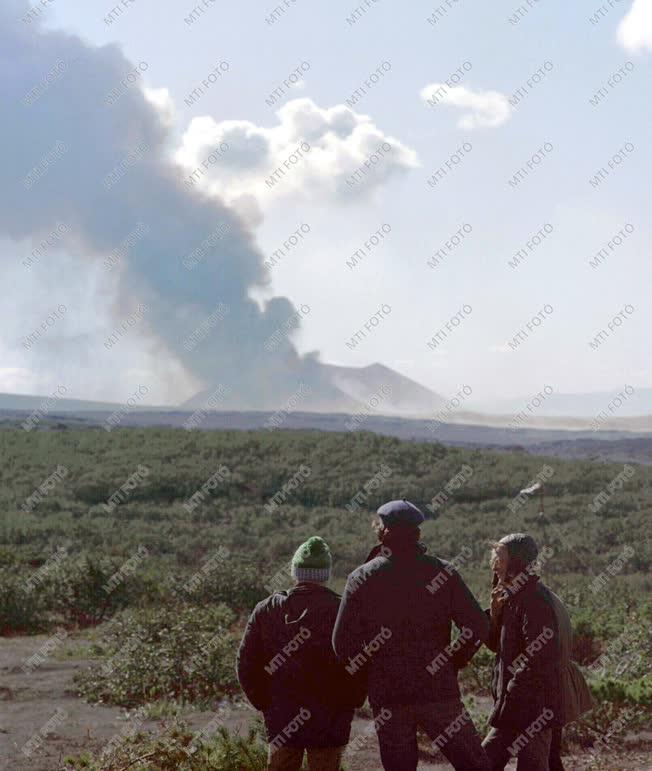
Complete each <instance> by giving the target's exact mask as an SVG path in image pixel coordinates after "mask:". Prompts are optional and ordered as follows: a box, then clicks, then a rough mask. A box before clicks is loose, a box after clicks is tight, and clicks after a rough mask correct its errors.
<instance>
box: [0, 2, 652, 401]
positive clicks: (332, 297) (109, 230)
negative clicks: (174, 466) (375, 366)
mask: <svg viewBox="0 0 652 771" xmlns="http://www.w3.org/2000/svg"><path fill="white" fill-rule="evenodd" d="M0 25H1V26H0V36H2V37H4V39H5V40H15V41H16V49H15V50H16V52H18V53H16V54H15V55H11V52H7V47H6V46H2V47H0V50H4V51H5V54H2V53H0V56H3V55H5V56H8V58H9V61H8V62H5V63H3V68H2V70H3V74H2V75H1V76H0V78H1V79H2V80H1V81H0V83H2V89H1V90H0V97H1V98H2V101H1V104H2V114H3V121H2V123H0V135H2V133H5V132H6V133H5V136H4V137H3V141H2V143H1V145H0V154H1V155H2V156H4V160H3V166H4V167H5V168H7V167H9V168H10V169H15V173H14V174H13V177H11V175H9V177H11V179H9V178H8V179H9V181H7V183H6V184H4V185H2V186H1V187H0V195H2V197H5V196H6V198H5V202H3V208H4V209H5V216H4V217H3V216H2V215H0V255H1V256H2V260H3V266H4V269H3V274H4V279H5V293H4V295H5V297H4V302H3V303H2V310H1V311H0V313H1V316H0V322H1V324H2V333H1V334H0V392H12V393H38V394H49V393H51V392H52V391H54V389H56V388H58V387H60V386H61V385H63V386H64V387H65V389H66V395H67V396H69V397H74V398H82V399H106V400H112V401H122V400H126V399H128V398H129V397H130V396H131V395H132V394H134V393H135V392H136V391H137V390H138V389H140V392H141V393H143V394H144V395H143V396H142V401H143V403H151V404H174V403H179V402H181V401H183V400H184V399H187V398H189V397H191V396H192V395H193V394H194V393H195V392H196V391H197V390H199V389H200V388H202V387H205V386H206V385H209V384H210V382H211V380H212V379H213V380H215V379H219V363H216V362H217V361H218V360H219V361H228V362H229V366H232V367H233V368H244V369H246V370H247V377H248V378H250V379H251V380H252V381H256V382H258V381H259V380H260V381H264V380H265V378H266V369H265V366H263V365H261V366H260V367H258V368H256V369H251V370H250V369H249V360H250V356H252V355H254V354H252V353H251V352H250V350H249V347H250V346H251V340H252V339H256V340H257V341H260V340H268V339H269V336H270V334H272V333H273V332H274V331H275V330H281V333H282V334H284V335H286V337H287V338H288V341H291V342H288V348H287V350H285V349H284V351H285V355H287V356H292V357H295V353H296V356H297V357H299V358H298V359H296V361H300V362H301V365H300V366H302V367H304V366H306V367H310V366H312V365H311V362H314V361H316V360H321V361H323V362H327V363H335V364H340V365H346V366H365V365H367V364H372V363H374V362H381V363H383V364H385V365H387V366H389V367H392V368H394V369H396V370H398V371H399V372H401V373H403V374H405V375H407V376H409V377H411V378H413V379H415V380H417V381H418V382H420V383H422V384H424V385H426V386H428V387H430V388H432V389H433V390H435V391H437V392H438V393H440V394H443V395H445V396H449V395H452V394H454V393H457V392H458V391H459V389H460V388H462V387H463V386H465V385H466V386H469V387H471V388H472V390H473V400H472V401H474V402H475V403H477V404H481V405H483V406H484V405H487V406H490V405H491V403H493V402H495V401H497V400H500V399H504V398H505V397H512V396H520V395H521V396H524V397H528V396H530V395H533V394H536V393H538V392H541V390H542V389H544V388H552V389H553V390H554V391H555V392H557V393H559V392H562V393H563V392H588V391H600V390H607V391H608V390H612V391H615V390H619V389H622V388H623V387H624V386H625V385H626V384H627V385H630V386H632V387H635V388H643V387H651V386H652V365H651V363H650V350H651V348H650V343H649V330H650V328H651V324H650V321H651V315H652V311H651V310H650V305H649V302H648V297H649V293H650V287H651V285H652V281H651V279H652V267H651V266H652V259H651V258H652V223H651V222H650V217H649V200H650V168H651V166H650V160H651V153H652V150H651V149H650V147H649V142H647V141H646V140H647V139H648V138H649V136H650V129H651V128H652V126H651V123H652V121H651V117H652V104H651V102H650V99H649V82H650V64H651V61H652V0H635V2H633V3H632V2H631V0H620V1H619V2H617V1H616V0H605V2H604V4H602V3H599V2H595V3H594V2H586V1H585V0H579V2H574V3H572V4H571V3H567V2H562V0H539V1H538V2H535V1H534V0H524V2H523V3H518V2H511V1H508V0H496V2H492V3H491V4H489V3H483V4H481V3H479V2H472V0H444V1H443V2H442V3H441V4H438V3H437V2H436V0H435V2H421V0H412V1H411V2H410V3H409V4H399V3H397V2H395V0H377V1H376V2H374V1H373V0H363V2H362V4H357V3H356V0H352V1H351V2H342V1H341V0H332V2H329V3H328V4H320V5H319V6H318V7H315V4H311V3H308V2H306V0H296V1H295V2H292V1H291V0H280V1H279V2H278V4H275V2H270V3H269V4H267V3H266V2H254V1H253V0H245V2H240V3H237V4H236V3H229V4H221V3H217V2H211V0H200V3H199V4H196V3H195V2H194V0H190V1H189V2H185V1H184V2H174V3H162V2H160V0H159V2H155V0H132V1H130V0H120V3H119V4H117V5H114V4H113V0H111V2H107V3H101V2H96V0H93V2H84V3H82V2H80V1H77V0H49V1H48V0H43V2H42V3H40V4H38V5H32V6H30V5H28V4H27V3H24V2H19V1H18V0H0ZM22 52H27V53H25V54H23V53H22ZM66 52H69V55H68V53H66ZM58 62H63V63H59V64H58ZM7 65H8V66H7ZM109 71H110V72H114V73H116V74H115V76H113V80H111V78H110V77H109V76H108V74H107V73H108V72H109ZM96 72H97V73H99V74H97V75H96V74H94V73H96ZM44 83H45V85H43V84H44ZM112 83H113V84H114V85H113V87H111V84H112ZM39 84H40V85H39ZM107 84H108V86H109V87H107ZM30 86H31V87H30ZM33 89H36V90H33ZM93 99H95V100H96V101H97V100H99V101H101V103H102V104H101V105H100V107H98V108H97V110H96V111H95V112H94V113H93V116H92V118H91V117H89V116H88V115H87V114H86V112H85V105H89V104H90V103H91V102H92V101H93ZM89 111H90V108H89ZM51 116H54V119H52V120H51ZM72 116H77V117H76V118H75V119H74V120H73V119H72ZM3 126H4V128H3ZM55 127H56V129H55ZM56 131H58V132H59V133H58V134H56ZM53 132H55V133H53ZM142 137H145V139H144V140H143V139H142ZM116 138H119V142H118V139H116ZM139 138H140V139H139ZM141 140H142V141H143V142H144V143H145V144H143V149H142V153H141V154H142V155H143V157H144V158H145V159H144V160H143V159H142V158H139V157H138V155H139V152H140V150H139V146H138V142H139V141H141ZM57 142H62V143H63V144H62V145H61V148H63V149H60V152H59V154H58V155H57V154H56V153H57V149H56V148H57V145H56V143H57ZM125 142H131V144H130V145H126V144H125ZM127 146H129V151H130V153H131V156H132V160H133V164H132V162H131V161H129V164H128V168H127V170H126V171H124V173H123V172H115V173H114V178H113V182H114V183H115V184H113V182H112V183H111V190H110V191H109V192H110V193H111V196H112V197H111V198H110V199H109V198H108V197H104V198H103V197H101V196H100V197H98V198H97V199H95V198H94V197H93V196H92V195H89V191H90V190H91V188H90V187H89V185H88V175H89V174H90V172H89V169H93V170H94V171H93V173H94V174H95V173H96V172H95V169H97V170H98V171H97V175H99V176H101V177H103V179H105V180H106V175H105V173H104V172H105V171H106V169H107V168H108V169H113V170H115V168H116V167H115V158H120V157H122V158H124V157H126V156H125V155H124V152H123V155H122V156H120V154H119V153H118V150H117V149H116V148H119V147H122V148H125V147H127ZM80 148H83V152H82V150H81V149H80ZM114 150H115V152H114ZM48 153H54V155H50V157H49V160H47V161H46V162H45V164H43V159H44V158H45V157H46V156H47V155H48ZM116 153H117V154H116ZM147 153H149V154H147ZM154 154H155V164H154V162H153V161H151V158H152V157H153V155H154ZM109 158H113V159H114V160H113V161H112V163H113V164H114V165H111V164H109V165H107V164H108V161H109ZM100 161H103V162H104V165H102V164H101V163H100ZM38 164H42V165H41V171H40V172H38V174H36V175H35V174H34V173H33V170H34V169H35V168H37V166H38ZM145 165H147V174H145V172H142V173H141V171H139V169H140V168H141V167H142V166H145ZM44 167H46V168H45V171H44V170H43V168H44ZM21 169H22V171H21ZM134 169H135V170H134ZM170 169H174V170H175V174H176V177H175V179H176V182H175V183H174V184H175V185H176V186H177V187H175V193H174V195H173V194H172V192H171V188H170V191H168V188H167V187H166V185H167V184H168V178H169V173H168V171H169V170H170ZM30 170H32V173H33V174H32V181H33V183H34V184H33V185H31V183H30V184H29V189H28V190H27V192H26V191H25V190H22V191H20V192H19V193H16V190H17V188H18V186H19V183H20V182H21V180H22V181H23V182H24V180H25V179H27V178H28V176H29V173H30ZM97 175H96V177H94V179H95V180H97V178H98V177H97ZM55 182H56V184H55ZM510 182H511V184H510ZM23 186H24V187H25V185H23ZM105 188H107V190H108V185H107V184H105ZM177 188H179V189H180V190H181V191H185V192H187V193H188V195H187V196H186V197H185V198H184V197H183V195H182V194H181V193H178V192H177ZM162 191H163V192H165V196H164V199H165V205H163V204H161V205H160V206H159V198H158V196H159V194H161V196H163V192H162ZM168 192H169V195H168V194H167V193H168ZM107 195H108V193H107ZM190 196H192V199H191V198H190ZM193 202H194V205H193ZM64 204H65V205H64ZM213 204H214V208H211V206H213ZM142 211H146V213H147V215H146V217H145V219H143V216H144V215H142V213H141V212H142ZM211 211H212V212H213V214H211V213H210V212H211ZM45 212H47V216H45ZM80 212H81V214H80ZM129 212H132V213H134V218H133V219H132V221H131V223H130V225H129V226H128V225H127V223H128V217H127V214H128V213H129ZM82 214H83V216H82ZM136 214H138V216H136ZM204 215H205V216H204ZM195 216H196V217H197V221H196V222H194V220H195ZM211 218H214V222H215V226H216V228H217V227H218V226H222V225H224V223H226V225H224V227H225V230H226V231H228V235H227V236H226V237H225V236H223V235H222V234H220V233H219V232H217V230H214V229H212V228H209V229H208V230H207V228H208V225H207V224H206V223H208V222H212V221H213V219H211ZM138 222H141V224H142V223H144V226H143V232H144V230H148V231H149V232H148V233H147V234H145V235H143V234H142V232H141V231H139V230H138V225H137V224H134V223H138ZM57 228H58V230H57ZM193 228H195V230H193ZM202 228H203V229H202ZM159 229H161V231H162V233H161V234H159V232H158V231H159ZM154 232H156V238H157V239H158V241H157V243H158V244H159V246H158V247H156V248H155V247H154V244H153V243H152V241H153V233H154ZM181 232H183V234H184V238H183V239H182V238H181V237H180V235H179V234H180V233H181ZM193 233H194V235H192V234H193ZM207 234H208V235H210V234H216V235H214V241H213V243H212V244H211V245H210V249H212V248H214V247H215V244H217V248H218V249H219V248H220V244H224V245H225V246H224V248H225V249H228V252H229V257H228V259H226V258H225V260H224V261H223V262H219V261H215V263H214V264H211V266H210V269H209V268H208V267H207V263H208V261H209V260H212V257H211V254H209V251H210V249H209V246H206V249H203V247H202V246H201V245H202V244H205V243H206V241H205V238H206V236H207ZM191 236H192V237H191ZM222 239H224V240H222ZM227 240H228V245H227ZM44 241H45V246H41V247H39V244H41V245H43V243H44ZM193 244H194V245H195V249H196V250H198V251H195V252H194V255H195V257H194V259H196V260H197V261H198V262H199V263H200V264H198V265H197V266H196V267H193V268H184V269H183V270H185V271H186V272H187V273H188V274H189V273H190V272H193V279H192V282H190V283H188V284H187V286H186V284H185V283H184V281H185V274H184V281H181V282H180V281H179V280H178V278H177V277H176V275H177V274H174V272H173V271H172V268H171V261H173V260H174V261H178V260H180V259H181V258H182V257H184V255H185V256H186V257H187V254H188V251H189V250H191V247H192V245H193ZM39 249H40V251H39ZM175 249H176V251H175ZM148 250H149V251H148ZM35 253H36V256H35ZM207 254H208V257H207V256H206V255H207ZM111 255H113V257H112V258H111ZM107 260H108V263H107ZM111 260H112V261H113V266H112V263H111ZM127 263H128V264H129V270H127V269H126V264H127ZM136 265H137V268H138V269H137V270H136V269H134V266H136ZM175 265H176V262H175ZM107 266H108V267H107ZM203 270H206V272H205V273H203V274H202V271H203ZM175 292H176V294H175ZM193 293H197V295H201V302H200V301H199V300H196V298H195V297H194V296H193ZM233 297H236V300H232V298H233ZM221 302H223V303H225V304H226V306H228V307H229V308H230V314H229V315H228V316H227V319H229V321H227V322H224V324H223V326H222V327H219V329H220V330H223V331H220V333H219V334H220V335H221V336H222V338H223V339H221V340H220V342H219V344H218V343H215V346H214V347H210V348H208V349H204V350H203V353H201V356H199V355H195V352H194V351H193V352H192V353H191V352H190V351H189V350H188V348H189V345H188V339H189V337H188V332H189V330H195V331H196V330H198V329H200V327H201V325H202V324H203V323H204V321H203V320H205V319H207V318H208V319H209V320H210V319H212V321H210V324H213V323H214V324H215V326H216V327H217V326H219V324H221V323H222V322H223V319H222V320H220V319H218V320H215V318H216V317H214V315H211V314H209V311H211V309H215V308H218V306H219V304H220V303H221ZM140 303H143V304H144V305H145V306H147V308H152V309H153V310H152V311H151V313H150V315H149V316H147V313H145V320H144V321H139V319H138V318H137V317H136V316H134V314H137V313H138V307H139V304H140ZM193 303H194V305H193ZM195 305H196V306H197V308H195ZM252 306H253V307H252ZM192 308H195V310H196V313H195V314H194V315H192V313H194V311H192V310H191V309H192ZM292 309H300V313H299V312H297V314H295V315H296V316H297V320H296V321H295V322H294V323H293V324H292V325H291V328H289V327H288V324H289V322H287V321H286V320H287V319H288V318H290V316H291V315H292ZM187 319H191V320H192V323H191V322H190V321H188V322H187V323H186V320H187ZM125 320H127V322H128V323H126V322H125ZM132 321H133V323H132ZM182 322H183V324H185V326H183V327H181V326H180V327H178V328H179V329H182V331H180V332H179V333H178V334H177V333H176V332H174V331H173V330H174V329H175V328H176V327H174V325H175V324H179V325H181V324H182ZM210 324H209V326H210ZM44 325H45V326H44ZM127 327H128V328H127ZM116 329H123V330H127V331H125V332H124V334H122V333H120V335H119V336H120V340H119V349H118V348H115V347H114V348H113V349H112V350H109V349H108V348H107V346H106V345H105V343H106V341H107V339H108V338H109V337H110V336H111V335H112V334H115V331H116ZM39 330H40V331H39ZM175 334H176V338H178V340H176V338H175ZM190 334H191V335H192V334H195V340H197V339H198V337H197V334H196V333H195V332H192V331H191V332H190ZM202 334H203V333H201V334H199V337H200V338H201V335H202ZM207 334H209V335H212V334H214V330H212V329H208V332H207ZM173 338H175V340H176V342H178V341H179V340H181V339H183V341H184V342H183V345H177V344H176V342H175V341H174V340H173ZM591 343H593V345H592V344H591ZM283 345H285V343H284V344H283ZM200 347H201V346H200ZM293 361H294V359H293ZM269 366H270V367H271V366H272V365H271V364H270V365H269ZM214 373H216V374H214ZM236 387H238V386H236ZM144 389H146V392H145V390H144Z"/></svg>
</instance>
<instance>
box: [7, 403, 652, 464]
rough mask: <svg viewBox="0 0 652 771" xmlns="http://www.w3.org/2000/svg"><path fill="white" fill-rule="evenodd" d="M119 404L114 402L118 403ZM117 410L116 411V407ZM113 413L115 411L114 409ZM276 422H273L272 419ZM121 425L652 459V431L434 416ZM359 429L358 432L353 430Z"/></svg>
mask: <svg viewBox="0 0 652 771" xmlns="http://www.w3.org/2000/svg"><path fill="white" fill-rule="evenodd" d="M115 406H117V405H111V407H115ZM112 411H113V410H112ZM112 411H111V412H112ZM111 412H108V411H100V410H91V411H82V412H65V411H64V410H60V411H56V412H54V411H53V412H52V413H49V414H48V415H47V416H45V417H43V418H42V419H41V420H40V421H39V422H38V423H37V429H38V430H49V429H53V428H54V429H62V428H74V427H77V426H80V425H81V426H85V427H87V428H92V427H95V426H98V425H102V424H104V423H105V421H106V420H107V418H108V417H109V415H110V414H111ZM28 414H29V413H27V412H25V411H16V410H2V409H0V426H2V425H4V427H5V428H10V427H12V426H15V425H17V424H20V422H21V421H23V420H24V419H25V418H26V417H27V415H28ZM272 421H273V422H272ZM118 425H119V426H120V427H130V428H145V427H154V426H164V427H171V428H185V427H188V426H191V427H192V428H194V429H201V430H202V431H220V430H225V429H229V430H237V431H252V430H257V429H264V428H267V429H271V430H270V433H272V432H276V431H277V430H291V431H297V430H306V429H316V430H319V431H327V432H332V431H341V432H347V433H357V432H358V431H365V432H367V431H368V432H370V433H374V434H378V435H381V436H389V437H395V438H397V439H407V440H412V441H416V442H425V443H432V442H439V443H441V444H445V445H455V446H461V447H486V448H495V449H498V450H501V451H513V450H517V451H518V450H520V451H526V452H528V453H534V454H541V455H550V456H557V457H561V458H595V459H599V460H603V461H607V460H611V461H619V462H620V461H625V460H629V461H631V462H638V463H646V464H647V463H652V435H651V434H649V433H645V432H640V433H634V432H627V431H598V432H595V433H593V432H591V431H565V430H542V429H534V428H526V429H518V430H516V431H512V430H510V429H508V428H506V427H504V426H503V427H495V426H483V425H477V424H471V423H469V424H465V423H433V422H431V421H428V420H417V419H409V418H400V417H392V416H387V415H374V414H371V413H369V414H367V415H363V414H360V413H359V414H358V416H357V419H356V422H355V423H353V422H352V416H351V415H350V414H328V413H314V412H294V413H290V414H287V415H286V414H284V413H271V412H240V411H233V412H226V411H224V412H216V411H204V410H202V409H199V410H197V411H195V412H190V411H180V410H176V411H173V410H167V411H160V410H156V409H152V410H149V411H147V412H126V413H124V414H122V415H121V417H120V421H119V423H118ZM352 428H354V430H351V429H352Z"/></svg>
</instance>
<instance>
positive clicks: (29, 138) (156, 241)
mask: <svg viewBox="0 0 652 771" xmlns="http://www.w3.org/2000/svg"><path fill="white" fill-rule="evenodd" d="M28 10H29V6H28V4H27V3H26V2H23V1H22V0H3V2H2V6H1V7H0V51H2V53H3V59H4V62H5V64H4V66H3V67H2V68H0V101H1V103H2V104H3V105H5V110H3V124H2V135H3V141H2V144H1V145H0V148H1V149H0V156H1V159H2V169H3V173H2V176H1V177H0V195H1V197H2V200H3V205H2V206H1V207H0V236H4V237H7V238H9V239H11V240H13V241H19V240H22V239H26V238H31V239H39V238H42V237H45V236H46V235H47V234H49V233H51V232H52V231H53V229H55V228H56V227H57V226H58V225H59V223H61V222H65V223H66V225H67V227H68V228H69V231H68V232H67V233H66V234H64V235H63V236H62V237H61V239H60V243H59V247H60V248H64V249H67V250H69V251H70V253H73V254H83V255H84V256H85V257H86V258H87V259H88V260H92V261H101V260H103V259H105V258H106V256H107V255H109V254H111V253H112V252H114V250H115V249H116V248H118V247H120V245H121V244H122V243H123V242H124V241H125V239H126V238H128V236H129V234H131V233H133V232H134V231H135V230H136V229H137V228H139V227H141V226H142V223H144V224H145V225H146V226H147V232H146V234H145V235H144V236H143V237H142V238H139V239H137V240H134V241H133V242H132V243H131V244H130V248H129V249H128V250H127V251H126V252H125V253H124V255H123V259H121V260H120V262H119V264H118V265H117V266H116V268H115V269H114V271H113V272H112V273H113V274H114V275H112V276H111V279H110V282H109V283H110V285H111V286H113V282H116V300H115V314H116V324H119V323H120V322H121V320H123V319H124V318H127V317H128V316H129V314H130V313H132V312H133V311H134V309H135V308H137V307H138V306H139V305H141V304H142V305H144V306H146V308H147V312H146V313H145V314H144V317H143V320H142V322H141V323H140V325H139V327H138V334H143V333H146V334H148V335H150V336H152V338H153V339H155V340H156V341H157V342H158V343H159V344H160V349H161V350H162V351H163V352H165V351H166V350H167V353H168V354H172V355H173V356H175V357H177V358H178V360H180V361H181V362H182V363H183V364H184V366H185V367H186V368H187V369H188V370H190V371H191V372H192V373H193V374H194V375H196V376H197V377H199V378H201V379H202V380H204V381H205V382H206V383H207V384H210V383H218V382H219V383H223V384H225V385H226V386H227V388H228V393H229V396H230V401H229V400H228V399H227V401H226V402H225V404H229V403H230V404H231V405H232V406H239V407H246V406H257V407H267V406H276V405H278V404H279V403H282V401H283V399H284V398H287V396H288V395H289V394H291V393H293V392H294V391H295V390H296V388H297V383H298V382H299V381H302V382H305V383H309V384H310V385H311V387H312V388H313V389H314V390H315V392H316V393H320V394H323V395H324V396H327V395H328V394H334V393H335V389H334V388H333V387H332V386H331V385H330V383H329V379H328V377H326V376H325V375H324V374H323V371H322V368H321V365H320V363H319V361H318V358H317V356H316V355H307V356H299V355H298V353H297V351H296V349H295V347H294V345H293V344H292V341H291V337H292V330H290V332H289V333H288V334H285V335H283V336H282V339H281V340H280V341H279V343H278V345H277V346H276V347H275V348H274V350H273V351H268V350H266V348H265V341H266V340H268V339H269V338H270V336H271V335H273V334H274V333H275V331H276V330H278V329H281V328H286V327H287V321H288V319H289V318H290V317H291V316H293V315H294V314H295V313H296V311H295V308H294V307H293V305H292V303H291V302H290V301H289V300H288V299H287V298H285V297H275V298H273V299H272V300H270V301H269V302H268V303H267V304H266V305H265V306H264V308H262V309H261V308H260V306H259V305H258V304H257V303H256V302H255V301H254V300H252V299H250V298H249V296H248V292H249V290H250V289H251V288H254V287H262V286H264V285H265V283H266V281H267V274H266V269H265V268H264V267H263V258H262V255H261V253H260V251H259V250H258V248H257V247H256V244H255V243H254V240H253V238H252V235H251V233H250V232H249V231H248V230H247V228H246V227H245V225H244V224H243V222H242V221H241V220H240V219H239V218H238V216H237V215H236V214H235V213H234V211H233V210H232V209H230V208H229V207H227V206H226V205H225V204H224V203H223V202H221V201H220V200H219V199H216V198H214V197H211V198H208V197H206V196H205V195H202V194H201V193H199V192H198V191H195V190H188V189H186V188H184V186H183V184H182V178H183V172H182V171H181V169H180V168H179V167H178V166H177V165H175V164H174V163H173V162H171V161H170V160H169V158H170V152H169V151H170V147H169V142H170V134H169V131H170V128H169V122H167V121H166V120H165V119H164V117H163V115H162V113H160V112H159V111H158V110H157V108H156V107H155V106H154V104H153V103H152V101H151V100H148V99H147V98H145V95H144V93H143V91H142V90H141V88H139V87H132V88H128V89H126V90H124V91H121V96H120V98H119V99H118V100H116V101H114V102H113V103H112V104H110V105H108V104H107V101H106V96H107V94H110V93H112V91H113V89H115V88H116V87H117V86H118V85H119V84H120V82H121V80H122V79H123V78H124V77H125V75H126V74H127V73H129V72H132V71H133V69H134V63H133V62H131V61H129V60H128V59H126V58H125V56H124V55H123V54H122V52H121V50H120V49H119V47H117V46H116V45H113V44H111V45H106V46H102V47H96V46H92V45H89V44H87V43H85V42H84V41H83V40H81V39H80V38H79V37H77V36H75V35H71V34H68V33H66V32H63V31H58V30H55V31H50V30H46V29H44V28H43V27H42V26H40V23H39V21H38V20H36V21H34V22H33V23H32V24H30V25H29V26H28V25H25V24H24V23H23V22H22V21H21V17H22V16H24V15H25V14H26V13H27V11H28ZM53 68H54V69H53ZM216 232H219V233H220V237H219V238H215V237H213V238H211V236H212V235H213V234H215V233H216ZM198 249H201V250H202V251H201V254H202V259H201V260H200V261H199V262H198V264H197V265H196V266H194V267H193V268H192V269H189V268H188V267H186V266H185V265H184V257H187V256H188V255H189V254H192V253H195V254H197V250H198ZM220 304H222V305H223V306H226V307H228V313H227V314H225V315H220V316H219V319H218V320H217V322H215V318H216V317H215V314H214V312H215V309H216V308H217V307H219V306H220ZM207 320H208V321H207ZM211 320H212V321H211ZM213 322H215V323H213ZM207 323H209V324H210V323H213V325H212V326H211V327H210V329H209V331H208V333H207V334H206V335H205V336H204V337H202V339H201V341H200V343H198V344H197V345H196V346H194V347H190V346H188V345H184V341H187V340H188V338H189V336H192V335H193V334H195V336H196V332H197V330H198V329H201V328H202V326H203V327H205V326H206V324H207ZM99 344H101V343H99Z"/></svg>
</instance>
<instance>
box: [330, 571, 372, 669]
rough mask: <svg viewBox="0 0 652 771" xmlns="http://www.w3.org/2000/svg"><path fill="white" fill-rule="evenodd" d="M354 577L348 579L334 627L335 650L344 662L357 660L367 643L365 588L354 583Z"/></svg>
mask: <svg viewBox="0 0 652 771" xmlns="http://www.w3.org/2000/svg"><path fill="white" fill-rule="evenodd" d="M352 576H353V574H351V575H350V576H349V577H348V579H347V582H346V587H345V589H344V594H343V595H342V601H341V602H340V607H339V610H338V612H337V618H336V619H335V626H334V627H333V650H334V651H335V655H336V656H337V657H338V659H339V660H340V661H342V662H344V661H346V660H347V659H349V660H350V659H353V658H355V656H357V655H358V653H360V652H361V651H362V649H363V647H364V644H365V642H366V639H365V631H364V623H363V614H362V604H361V594H362V589H363V587H361V586H359V585H358V583H357V582H356V581H352Z"/></svg>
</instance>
